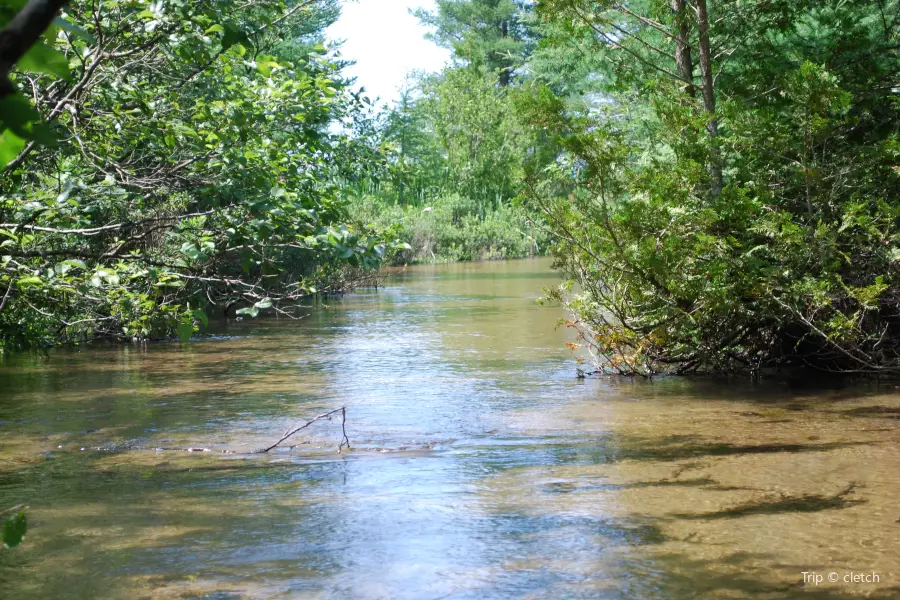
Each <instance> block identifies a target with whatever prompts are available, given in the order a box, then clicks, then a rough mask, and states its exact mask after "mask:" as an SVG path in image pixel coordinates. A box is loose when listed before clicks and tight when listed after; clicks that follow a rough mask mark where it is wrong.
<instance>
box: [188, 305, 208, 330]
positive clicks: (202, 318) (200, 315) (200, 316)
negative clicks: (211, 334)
mask: <svg viewBox="0 0 900 600" xmlns="http://www.w3.org/2000/svg"><path fill="white" fill-rule="evenodd" d="M191 316H192V317H194V320H196V321H199V322H201V323H203V326H204V327H207V326H209V317H207V316H206V313H205V312H203V311H202V310H200V309H195V310H192V311H191Z"/></svg>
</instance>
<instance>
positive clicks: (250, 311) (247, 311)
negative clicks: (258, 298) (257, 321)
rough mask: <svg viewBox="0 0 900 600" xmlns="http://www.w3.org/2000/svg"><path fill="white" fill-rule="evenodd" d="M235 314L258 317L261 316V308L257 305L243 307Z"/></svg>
mask: <svg viewBox="0 0 900 600" xmlns="http://www.w3.org/2000/svg"><path fill="white" fill-rule="evenodd" d="M234 314H236V315H248V316H251V317H257V316H259V309H258V308H256V307H255V306H253V307H250V308H241V309H239V310H237V311H235V313H234Z"/></svg>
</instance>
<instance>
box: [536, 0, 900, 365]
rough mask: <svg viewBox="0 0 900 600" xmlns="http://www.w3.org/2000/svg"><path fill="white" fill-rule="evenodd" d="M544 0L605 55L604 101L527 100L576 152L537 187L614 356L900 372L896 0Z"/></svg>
mask: <svg viewBox="0 0 900 600" xmlns="http://www.w3.org/2000/svg"><path fill="white" fill-rule="evenodd" d="M540 11H541V14H542V15H543V17H544V18H545V19H548V20H549V22H550V23H552V24H553V26H554V27H558V28H560V29H568V30H570V31H572V32H573V33H574V35H572V36H570V37H569V40H566V39H564V38H563V36H555V37H554V38H553V39H552V40H551V41H550V43H552V44H554V45H560V46H563V47H565V44H568V43H575V42H578V41H580V40H584V39H585V36H587V37H589V38H590V39H591V41H592V44H593V46H592V52H593V53H594V54H595V55H596V56H597V60H596V64H597V65H598V67H597V73H596V75H595V77H594V79H593V81H594V84H595V92H594V93H595V95H596V96H597V97H596V100H595V102H593V103H591V104H589V105H586V108H585V109H583V110H580V111H579V110H574V109H573V108H572V105H571V104H566V103H563V102H562V101H561V99H560V98H558V97H557V96H555V95H554V94H553V93H552V90H547V89H538V90H536V93H535V94H534V96H533V98H532V99H531V100H530V104H529V105H528V106H527V115H528V118H529V120H530V122H531V123H532V125H533V127H540V128H542V129H544V130H551V131H554V132H555V133H556V135H557V137H558V139H559V142H560V144H561V146H562V148H563V149H564V150H563V152H561V153H560V154H559V156H558V157H557V161H556V163H555V164H554V165H551V166H550V167H548V168H547V169H545V170H544V171H543V172H542V173H539V174H536V175H535V176H534V177H533V178H532V179H531V180H530V181H529V190H530V193H529V198H530V200H531V202H532V203H533V205H534V206H535V207H536V208H538V209H539V210H541V211H542V212H543V213H544V214H545V216H546V218H547V220H548V223H549V224H550V225H549V227H550V230H551V232H552V233H553V234H554V235H555V238H556V240H557V242H556V249H555V253H556V255H557V257H558V261H559V265H560V266H561V267H562V268H563V269H564V271H565V272H566V273H568V274H569V275H570V277H571V278H572V280H573V281H574V282H577V283H578V284H579V286H580V288H581V292H580V293H577V294H576V293H569V292H566V291H565V290H561V291H560V292H559V293H558V295H557V296H558V297H559V298H561V299H566V300H567V301H568V302H569V305H570V307H571V308H572V309H573V311H574V314H575V317H576V318H575V320H573V322H572V323H571V324H572V325H573V326H575V327H576V328H578V329H580V330H581V332H582V335H583V342H584V344H585V345H586V346H587V347H589V348H590V349H591V350H592V351H593V352H594V353H595V354H596V356H597V360H598V363H600V364H601V365H602V367H603V368H606V369H612V370H614V371H617V372H621V373H627V374H636V373H640V374H648V375H649V374H652V373H654V372H658V371H660V370H669V371H677V372H693V371H697V370H708V371H718V372H731V371H735V370H746V371H750V372H751V373H754V374H756V373H758V372H759V370H760V369H762V368H765V367H770V366H776V365H804V366H814V367H816V368H820V369H825V370H832V371H841V372H855V373H884V372H894V373H895V372H897V371H898V370H900V329H898V326H897V324H898V322H900V289H898V281H900V260H898V257H900V249H898V246H900V234H898V222H900V221H898V220H897V219H898V215H900V204H898V200H897V197H898V192H900V177H898V171H897V169H896V157H897V155H898V153H897V148H898V132H900V114H898V112H897V110H898V105H897V103H896V102H895V101H894V99H893V98H892V92H891V91H890V90H891V89H892V88H893V87H895V86H896V83H897V82H896V64H897V58H898V56H897V53H898V50H900V45H898V41H900V40H898V25H900V19H898V15H900V5H898V3H897V2H878V1H873V2H859V3H846V2H840V1H838V0H834V1H830V0H829V1H827V2H811V1H810V2H807V1H801V2H789V3H787V2H770V1H768V0H759V1H755V2H737V1H736V0H735V1H731V0H721V1H719V2H707V1H706V0H685V1H684V2H677V1H670V2H655V1H647V2H630V3H627V4H625V3H619V2H614V1H603V2H586V1H578V0H547V1H545V2H542V3H541V6H540ZM560 54H562V53H560ZM695 60H696V61H697V63H696V64H695V62H694V61H695ZM695 90H696V91H699V94H697V93H695ZM698 95H699V97H698Z"/></svg>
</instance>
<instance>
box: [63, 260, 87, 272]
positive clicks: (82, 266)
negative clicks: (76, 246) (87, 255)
mask: <svg viewBox="0 0 900 600" xmlns="http://www.w3.org/2000/svg"><path fill="white" fill-rule="evenodd" d="M62 264H64V265H71V266H73V267H78V268H79V269H84V270H85V271H87V270H88V266H87V263H85V262H84V261H83V260H78V259H77V258H70V259H69V260H64V261H62Z"/></svg>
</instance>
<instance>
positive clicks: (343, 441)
mask: <svg viewBox="0 0 900 600" xmlns="http://www.w3.org/2000/svg"><path fill="white" fill-rule="evenodd" d="M337 413H341V434H342V436H343V438H342V439H341V443H340V444H339V445H338V452H341V451H342V450H343V449H344V446H347V447H348V448H349V447H350V438H348V437H347V407H346V406H342V407H341V408H336V409H334V410H332V411H329V412H327V413H322V414H321V415H319V416H318V417H316V418H315V419H312V420H311V421H307V422H306V423H304V424H303V425H300V426H298V427H294V428H293V429H288V430H287V431H285V432H284V435H283V436H281V439H280V440H278V441H277V442H275V443H274V444H272V445H271V446H269V447H268V448H264V449H262V450H260V453H266V452H268V451H269V450H274V449H275V448H277V447H278V445H279V444H281V442H283V441H285V440H286V439H288V438H289V437H291V436H293V435H294V434H295V433H297V432H298V431H301V430H303V429H306V428H307V427H309V426H310V425H312V424H313V423H315V422H316V421H319V420H321V419H328V420H329V421H330V420H331V418H332V417H333V416H334V415H335V414H337Z"/></svg>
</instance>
